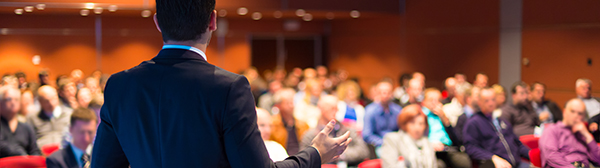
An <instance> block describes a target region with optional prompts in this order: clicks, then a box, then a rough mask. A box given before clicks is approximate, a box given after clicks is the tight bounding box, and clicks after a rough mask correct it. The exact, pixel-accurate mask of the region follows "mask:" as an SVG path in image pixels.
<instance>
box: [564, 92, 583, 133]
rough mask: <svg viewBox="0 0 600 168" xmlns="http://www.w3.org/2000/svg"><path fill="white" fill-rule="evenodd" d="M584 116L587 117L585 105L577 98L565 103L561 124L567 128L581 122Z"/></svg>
mask: <svg viewBox="0 0 600 168" xmlns="http://www.w3.org/2000/svg"><path fill="white" fill-rule="evenodd" d="M585 115H587V114H586V111H585V103H583V101H582V100H581V99H578V98H575V99H571V100H569V101H568V102H567V105H566V106H565V109H564V110H563V124H565V125H567V126H573V125H575V124H578V123H580V122H583V119H584V118H585Z"/></svg>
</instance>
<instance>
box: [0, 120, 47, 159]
mask: <svg viewBox="0 0 600 168" xmlns="http://www.w3.org/2000/svg"><path fill="white" fill-rule="evenodd" d="M41 154H42V153H41V152H40V149H39V148H38V146H37V143H36V138H35V132H33V128H31V126H29V125H27V124H25V123H20V122H19V124H17V129H15V132H14V133H13V132H11V131H10V127H9V126H8V121H6V120H5V119H4V118H2V117H0V158H2V157H8V156H20V155H41Z"/></svg>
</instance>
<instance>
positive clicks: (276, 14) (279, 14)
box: [273, 11, 283, 19]
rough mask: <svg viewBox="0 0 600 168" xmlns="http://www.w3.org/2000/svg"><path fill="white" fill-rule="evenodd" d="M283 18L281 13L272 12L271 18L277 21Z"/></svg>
mask: <svg viewBox="0 0 600 168" xmlns="http://www.w3.org/2000/svg"><path fill="white" fill-rule="evenodd" d="M282 16H283V13H281V11H275V12H273V17H275V18H277V19H279V18H281V17H282Z"/></svg>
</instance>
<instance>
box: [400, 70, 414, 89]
mask: <svg viewBox="0 0 600 168" xmlns="http://www.w3.org/2000/svg"><path fill="white" fill-rule="evenodd" d="M410 78H412V75H411V74H408V73H403V74H402V75H400V78H399V81H398V82H399V83H400V86H404V85H403V84H404V83H403V82H404V80H410Z"/></svg>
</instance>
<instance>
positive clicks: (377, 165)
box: [358, 159, 381, 168]
mask: <svg viewBox="0 0 600 168" xmlns="http://www.w3.org/2000/svg"><path fill="white" fill-rule="evenodd" d="M358 168H381V159H373V160H367V161H364V162H362V163H360V164H358Z"/></svg>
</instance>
